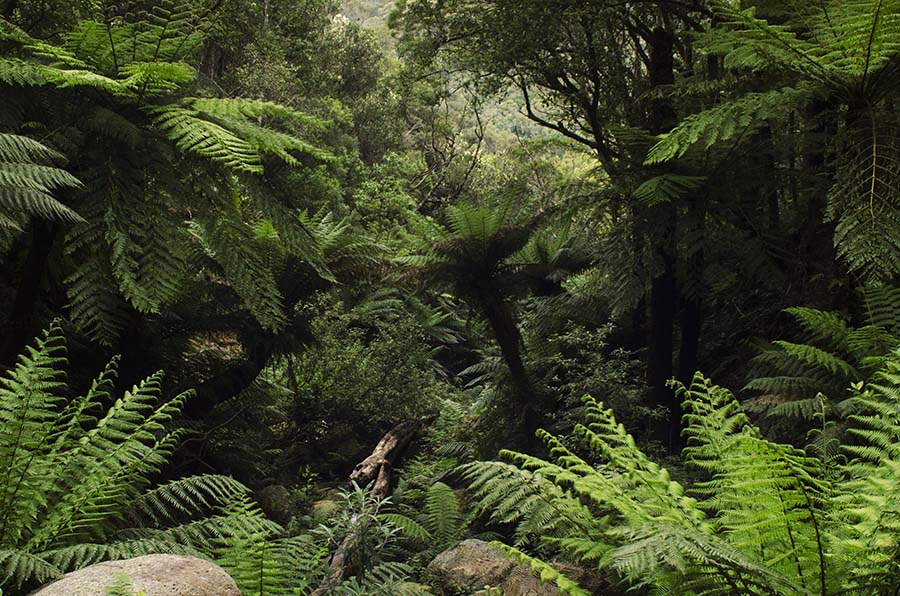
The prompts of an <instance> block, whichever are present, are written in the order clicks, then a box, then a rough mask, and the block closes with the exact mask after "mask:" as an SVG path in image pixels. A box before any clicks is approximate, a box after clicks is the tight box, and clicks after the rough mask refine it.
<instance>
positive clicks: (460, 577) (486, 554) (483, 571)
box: [428, 540, 559, 596]
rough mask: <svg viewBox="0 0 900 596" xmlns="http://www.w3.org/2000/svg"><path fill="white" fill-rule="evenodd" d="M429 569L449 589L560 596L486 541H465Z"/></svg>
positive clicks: (528, 595) (518, 595) (523, 595)
mask: <svg viewBox="0 0 900 596" xmlns="http://www.w3.org/2000/svg"><path fill="white" fill-rule="evenodd" d="M428 571H430V572H431V574H432V575H434V577H435V579H437V580H438V582H440V584H441V587H443V588H444V589H446V590H449V591H467V593H471V592H473V591H476V590H480V589H482V588H484V587H485V586H491V587H492V588H500V589H501V590H503V596H559V590H558V589H557V588H556V586H554V585H551V584H545V585H543V586H542V585H541V582H540V580H539V579H538V578H536V577H534V576H533V575H531V573H530V572H529V570H528V569H527V568H526V567H524V566H522V565H519V564H517V563H516V562H515V561H513V560H512V559H510V558H508V557H505V556H503V554H502V553H500V552H499V551H498V550H497V549H496V548H494V547H492V546H491V545H490V544H488V543H487V542H484V541H483V540H464V541H462V542H460V543H459V544H457V545H456V546H454V547H453V548H451V549H449V550H445V551H444V552H442V553H441V554H439V555H438V556H436V557H435V558H434V560H432V561H431V563H429V564H428Z"/></svg>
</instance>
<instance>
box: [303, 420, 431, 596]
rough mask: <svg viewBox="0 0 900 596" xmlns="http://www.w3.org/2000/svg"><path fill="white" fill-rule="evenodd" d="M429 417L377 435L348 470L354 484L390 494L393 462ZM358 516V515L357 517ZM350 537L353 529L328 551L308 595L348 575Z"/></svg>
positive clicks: (317, 594)
mask: <svg viewBox="0 0 900 596" xmlns="http://www.w3.org/2000/svg"><path fill="white" fill-rule="evenodd" d="M429 421H430V420H408V421H406V422H401V423H400V424H398V425H397V426H395V427H394V428H392V429H391V430H390V431H388V432H387V434H385V435H384V436H383V437H381V440H380V441H378V444H377V445H375V448H374V449H373V450H372V453H371V454H370V455H369V456H368V457H366V458H365V459H364V460H362V461H361V462H359V463H358V464H356V467H355V468H353V472H351V473H350V480H351V481H352V482H354V483H355V484H356V485H357V486H368V485H369V484H372V488H371V490H370V491H369V494H370V495H371V496H372V497H375V498H377V499H386V498H387V497H388V496H390V494H391V484H392V483H393V469H394V464H395V463H396V462H397V460H398V459H400V456H402V455H403V453H404V452H405V451H406V449H407V447H409V445H410V443H412V441H413V439H415V438H416V436H417V435H418V434H419V431H420V430H422V427H423V426H424V425H425V424H426V423H427V422H429ZM373 481H374V483H373ZM362 517H363V516H360V518H362ZM353 537H354V532H353V530H352V529H351V531H350V532H348V533H347V536H346V537H345V538H344V540H343V541H341V544H340V545H339V546H338V548H337V550H336V551H334V554H332V555H331V558H330V559H329V561H328V567H329V569H330V572H329V573H328V575H327V577H326V578H325V579H324V580H323V581H322V583H321V584H320V585H319V587H318V588H316V589H315V590H313V592H312V593H311V594H310V596H325V594H327V593H328V592H329V591H330V590H332V589H333V588H335V587H336V586H337V585H338V584H340V583H341V582H342V581H343V580H344V579H345V578H346V577H348V576H349V575H350V572H351V571H352V569H351V564H350V559H351V556H352V554H353V549H354V548H355V547H356V543H355V541H354V539H353Z"/></svg>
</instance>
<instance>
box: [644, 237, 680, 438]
mask: <svg viewBox="0 0 900 596" xmlns="http://www.w3.org/2000/svg"><path fill="white" fill-rule="evenodd" d="M667 248H669V246H666V245H664V246H663V247H662V250H660V253H659V256H660V258H661V259H662V260H663V271H662V273H661V274H660V275H659V276H657V277H656V279H654V280H653V284H652V286H651V288H650V337H649V338H648V342H647V383H648V384H649V385H650V398H651V401H652V403H653V405H657V406H663V407H665V408H666V410H668V414H669V421H668V422H669V424H668V426H667V428H665V429H660V430H661V431H662V432H660V433H658V434H659V438H660V439H661V440H663V441H664V442H665V443H666V445H670V444H672V442H673V440H675V438H676V437H677V434H678V428H679V421H680V410H679V407H678V403H677V401H676V400H675V394H674V392H673V391H672V390H671V389H670V388H669V387H668V386H667V383H668V381H669V379H671V378H672V375H673V367H672V356H673V354H674V348H675V345H674V339H673V337H674V327H675V307H676V302H677V301H678V285H677V284H676V282H675V259H674V257H673V255H672V254H671V253H670V252H669V251H667V250H665V249H667Z"/></svg>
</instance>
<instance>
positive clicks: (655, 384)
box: [647, 27, 681, 448]
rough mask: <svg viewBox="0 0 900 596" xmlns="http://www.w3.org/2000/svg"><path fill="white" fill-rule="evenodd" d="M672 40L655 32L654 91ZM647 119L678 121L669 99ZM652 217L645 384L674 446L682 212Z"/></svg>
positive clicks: (670, 75)
mask: <svg viewBox="0 0 900 596" xmlns="http://www.w3.org/2000/svg"><path fill="white" fill-rule="evenodd" d="M674 41H675V37H674V35H673V34H672V33H671V32H669V31H667V30H665V29H663V28H662V27H656V28H655V29H654V30H653V34H652V38H651V48H650V68H649V71H650V72H649V74H650V86H651V87H657V86H660V85H670V84H672V83H674V82H675V70H674V54H673V48H674ZM648 116H649V128H650V132H651V133H652V134H661V133H663V132H666V131H667V130H670V129H671V127H672V126H673V124H674V123H675V119H676V114H675V110H674V108H673V107H672V104H671V102H670V101H668V100H667V99H665V98H660V99H654V100H653V101H652V103H651V105H650V113H649V114H648ZM648 215H649V220H650V221H649V229H648V230H647V232H648V235H647V239H648V241H649V243H650V245H651V246H652V248H653V252H654V254H656V255H657V257H658V258H659V259H660V260H661V261H662V265H663V268H662V272H661V273H660V274H659V276H658V277H656V279H654V280H653V283H652V285H651V288H650V336H649V338H648V342H647V344H648V345H647V347H648V354H647V382H648V384H649V385H650V394H651V399H652V402H653V404H654V405H658V406H663V407H665V408H666V410H667V411H668V415H669V421H668V425H667V427H666V428H665V429H660V430H661V433H660V437H659V438H660V439H662V440H663V442H664V443H665V444H666V445H667V446H669V447H670V448H671V447H673V446H674V444H675V443H676V442H677V440H678V436H679V432H680V428H681V410H680V408H679V406H678V403H677V400H676V398H675V395H674V392H673V391H672V390H671V389H669V388H668V387H667V386H666V384H667V383H668V381H669V379H670V378H672V372H673V366H672V357H673V354H674V342H673V335H674V326H675V305H676V301H677V300H678V294H679V292H678V284H677V281H676V278H675V262H676V258H675V255H676V244H675V229H676V226H677V219H678V212H677V210H676V208H675V205H673V204H672V203H665V204H662V205H658V206H656V207H654V208H651V210H650V211H649V213H648Z"/></svg>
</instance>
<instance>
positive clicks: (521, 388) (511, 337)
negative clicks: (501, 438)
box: [481, 296, 540, 446]
mask: <svg viewBox="0 0 900 596" xmlns="http://www.w3.org/2000/svg"><path fill="white" fill-rule="evenodd" d="M481 302H482V307H483V308H484V314H485V318H487V320H488V323H489V324H490V326H491V330H492V331H493V332H494V337H495V338H496V340H497V344H498V345H499V346H500V354H501V355H502V356H503V361H504V362H505V363H506V366H507V368H509V374H510V377H511V379H512V385H513V390H514V392H515V394H514V395H513V405H514V408H515V415H516V417H517V418H518V419H519V420H518V422H519V425H520V427H521V430H522V432H523V433H524V439H525V443H526V444H527V445H529V446H534V441H535V435H534V433H535V431H536V430H537V429H538V427H539V426H540V421H539V419H538V415H537V412H536V411H535V406H536V405H537V404H536V403H535V401H536V397H537V394H536V392H535V390H534V385H533V384H532V382H531V378H530V376H529V375H528V371H527V369H526V368H525V361H524V359H523V357H522V333H521V332H520V331H519V326H518V324H517V323H516V319H515V315H514V314H513V310H512V306H511V305H510V304H509V302H508V301H506V300H504V299H503V298H501V297H495V296H487V297H484V298H483V299H482V301H481Z"/></svg>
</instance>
